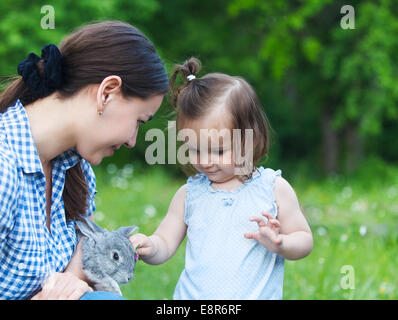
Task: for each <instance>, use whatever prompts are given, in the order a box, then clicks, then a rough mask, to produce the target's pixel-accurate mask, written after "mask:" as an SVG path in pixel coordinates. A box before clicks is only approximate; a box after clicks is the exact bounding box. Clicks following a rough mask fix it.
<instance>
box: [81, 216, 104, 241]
mask: <svg viewBox="0 0 398 320" xmlns="http://www.w3.org/2000/svg"><path fill="white" fill-rule="evenodd" d="M76 224H77V227H78V228H79V230H80V231H81V233H83V234H84V235H85V236H86V237H88V238H95V237H97V236H98V235H99V234H102V233H104V232H105V230H104V229H102V228H101V227H100V226H98V225H97V224H96V223H95V222H94V221H91V220H90V219H83V220H76Z"/></svg>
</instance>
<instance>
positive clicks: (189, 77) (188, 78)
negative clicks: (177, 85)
mask: <svg viewBox="0 0 398 320" xmlns="http://www.w3.org/2000/svg"><path fill="white" fill-rule="evenodd" d="M193 79H196V77H195V75H193V74H190V75H188V76H187V80H188V82H191V81H192V80H193Z"/></svg>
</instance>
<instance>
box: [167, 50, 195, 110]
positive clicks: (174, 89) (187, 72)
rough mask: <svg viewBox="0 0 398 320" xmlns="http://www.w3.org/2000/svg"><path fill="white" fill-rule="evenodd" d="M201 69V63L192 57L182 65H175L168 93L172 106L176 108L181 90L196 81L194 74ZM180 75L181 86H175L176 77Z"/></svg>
mask: <svg viewBox="0 0 398 320" xmlns="http://www.w3.org/2000/svg"><path fill="white" fill-rule="evenodd" d="M200 69H201V63H200V61H199V60H198V59H196V58H194V57H192V58H190V59H188V60H186V61H185V62H184V64H182V65H181V64H177V65H175V67H174V71H173V74H172V75H171V77H170V93H171V97H172V104H173V106H174V107H175V108H176V107H177V100H178V96H179V94H180V93H181V91H182V90H183V89H185V88H186V87H188V86H189V85H190V84H191V83H193V82H194V81H195V79H196V74H197V73H198V72H199V71H200ZM179 74H181V75H182V77H181V78H182V81H183V84H182V85H179V86H177V85H176V80H177V76H178V75H179Z"/></svg>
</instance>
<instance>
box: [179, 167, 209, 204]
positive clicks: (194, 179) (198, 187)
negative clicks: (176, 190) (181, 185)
mask: <svg viewBox="0 0 398 320" xmlns="http://www.w3.org/2000/svg"><path fill="white" fill-rule="evenodd" d="M209 184H210V180H209V179H208V178H207V177H206V175H205V174H203V173H198V174H196V175H195V176H191V177H188V179H187V183H186V185H185V190H186V199H187V200H188V201H190V200H193V199H196V198H197V197H199V196H200V195H202V194H204V193H205V192H206V190H207V189H208V186H209Z"/></svg>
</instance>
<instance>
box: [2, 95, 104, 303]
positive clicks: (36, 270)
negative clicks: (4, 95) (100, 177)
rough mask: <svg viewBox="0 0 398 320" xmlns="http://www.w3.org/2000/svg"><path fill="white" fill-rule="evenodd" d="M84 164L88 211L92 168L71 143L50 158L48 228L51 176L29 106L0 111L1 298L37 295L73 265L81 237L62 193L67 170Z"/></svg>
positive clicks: (92, 187) (92, 191) (91, 207)
mask: <svg viewBox="0 0 398 320" xmlns="http://www.w3.org/2000/svg"><path fill="white" fill-rule="evenodd" d="M79 163H80V165H81V168H82V171H83V173H84V174H85V176H86V179H87V185H88V189H89V194H90V195H89V200H88V201H89V202H88V210H87V214H88V215H91V214H92V213H93V212H94V210H95V202H94V196H95V193H96V190H95V175H94V172H93V169H92V168H91V166H90V164H89V163H88V162H87V161H86V160H84V159H83V158H82V157H81V156H80V155H79V154H78V152H77V151H76V150H75V149H74V148H72V149H69V150H67V151H65V152H63V153H62V154H60V155H59V156H57V157H56V158H54V159H53V160H52V161H51V164H52V178H53V179H52V195H51V212H50V221H49V227H47V224H48V221H47V219H48V218H47V214H46V194H45V187H46V179H45V175H44V171H43V168H42V165H41V162H40V158H39V155H38V152H37V150H36V146H35V143H34V141H33V136H32V133H31V130H30V125H29V121H28V117H27V114H26V111H25V108H24V107H23V105H22V104H21V103H20V101H19V100H17V101H16V103H15V105H13V106H10V107H8V108H7V110H6V111H5V112H3V113H0V300H4V299H14V300H17V299H27V298H29V297H31V296H33V295H34V294H35V293H37V292H38V291H39V290H40V289H41V287H42V285H43V283H44V282H45V280H46V279H47V277H48V276H50V275H51V274H52V273H53V272H63V271H64V270H65V268H66V266H67V265H68V263H69V261H70V259H71V257H72V255H73V252H74V249H75V246H76V244H77V236H76V230H75V222H74V221H73V220H71V219H66V217H65V207H64V202H63V197H62V193H63V190H64V185H65V175H66V171H67V170H68V169H70V168H72V167H73V166H75V165H77V164H79Z"/></svg>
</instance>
